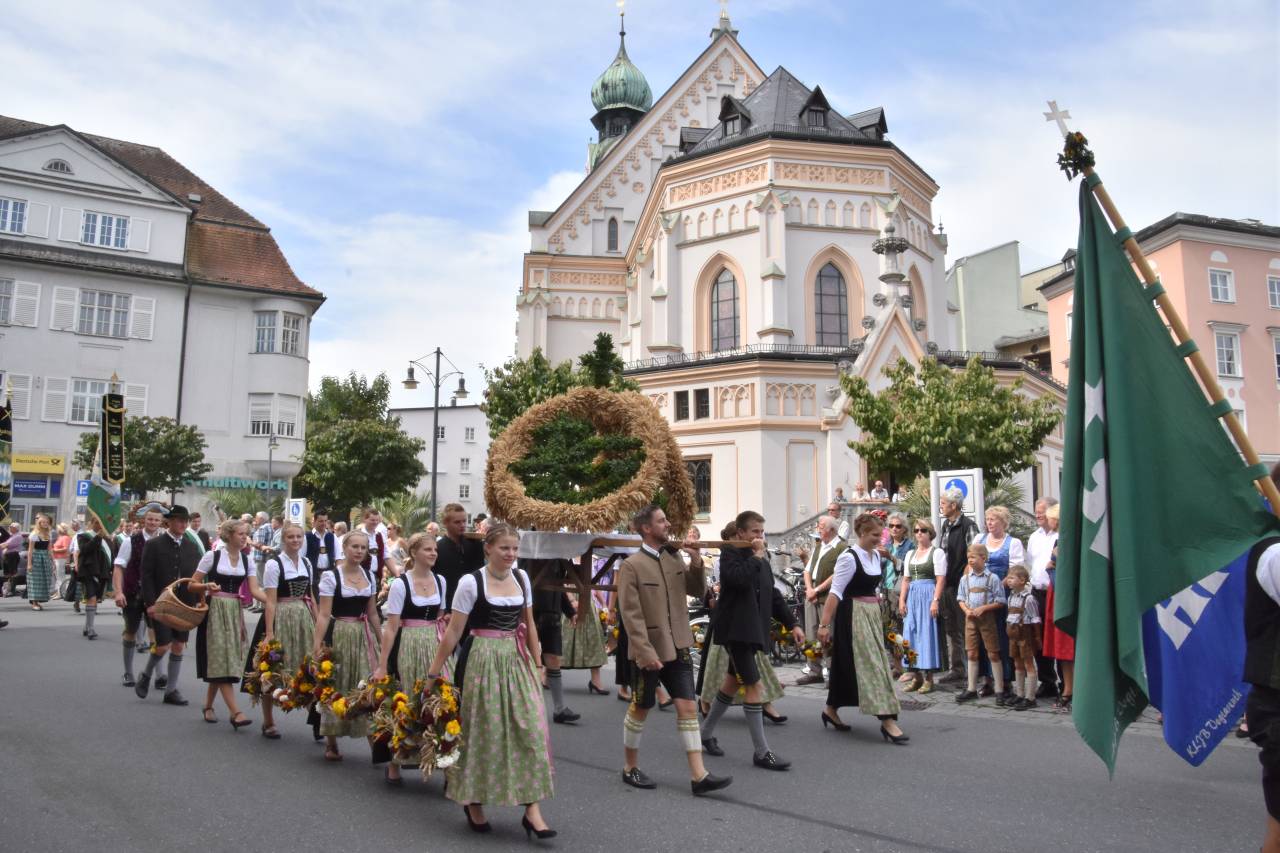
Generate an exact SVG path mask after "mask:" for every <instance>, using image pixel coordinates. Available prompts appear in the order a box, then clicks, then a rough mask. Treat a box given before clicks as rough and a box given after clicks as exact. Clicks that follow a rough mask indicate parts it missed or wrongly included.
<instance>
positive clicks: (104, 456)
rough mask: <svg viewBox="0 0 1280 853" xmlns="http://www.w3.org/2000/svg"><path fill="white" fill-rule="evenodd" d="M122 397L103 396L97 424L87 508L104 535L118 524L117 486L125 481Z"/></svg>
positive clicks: (119, 512) (118, 503)
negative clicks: (96, 519) (98, 523)
mask: <svg viewBox="0 0 1280 853" xmlns="http://www.w3.org/2000/svg"><path fill="white" fill-rule="evenodd" d="M124 413H125V409H124V397H122V396H121V395H119V394H117V393H115V392H114V390H113V391H112V392H111V393H107V394H103V395H102V412H101V415H100V417H99V421H98V452H97V453H95V454H94V455H93V471H92V473H91V474H90V475H89V499H88V501H87V504H86V508H87V509H88V511H89V513H90V514H92V515H94V516H97V518H98V521H99V522H100V523H101V524H102V529H103V531H105V532H106V533H108V534H110V533H113V532H114V531H115V529H116V527H117V526H118V525H119V524H120V515H121V512H122V507H121V504H120V484H121V483H123V482H124Z"/></svg>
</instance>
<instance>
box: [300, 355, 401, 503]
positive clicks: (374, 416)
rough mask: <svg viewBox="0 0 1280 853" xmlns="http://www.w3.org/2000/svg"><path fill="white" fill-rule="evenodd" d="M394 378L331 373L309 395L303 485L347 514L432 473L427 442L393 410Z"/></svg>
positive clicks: (316, 498)
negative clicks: (425, 458) (425, 460)
mask: <svg viewBox="0 0 1280 853" xmlns="http://www.w3.org/2000/svg"><path fill="white" fill-rule="evenodd" d="M390 400H391V383H390V382H389V381H388V380H387V376H386V374H385V373H384V374H379V375H378V377H377V378H376V379H374V380H373V382H372V383H370V382H369V381H368V380H367V379H366V378H365V377H364V376H358V375H356V374H355V373H354V372H352V373H351V374H349V375H348V376H347V377H346V378H345V379H344V378H339V377H336V376H326V377H324V378H323V379H321V380H320V390H319V391H317V392H316V393H315V394H309V395H307V442H306V449H305V450H304V451H303V454H302V471H301V472H300V473H299V474H298V477H297V480H296V485H297V491H298V492H299V493H300V494H301V495H304V496H306V497H309V498H310V499H311V501H312V503H314V504H315V505H316V506H320V507H325V508H327V509H331V510H333V511H334V512H335V513H336V514H339V515H342V516H343V517H345V514H346V513H347V512H348V511H349V510H350V509H351V508H352V507H357V506H362V505H364V504H368V503H371V502H373V501H374V500H375V499H377V498H383V497H387V496H390V495H396V494H399V493H400V492H403V491H405V490H406V489H409V488H411V487H412V486H415V485H417V483H418V480H419V479H421V477H422V475H423V474H424V473H426V468H425V467H424V466H423V464H422V463H421V462H420V461H419V460H418V454H419V453H421V452H422V450H423V448H425V447H426V442H424V441H423V440H422V439H420V438H414V437H413V436H411V435H409V434H408V433H406V432H405V431H404V430H403V429H401V428H400V419H399V418H398V417H395V416H394V415H391V414H390V412H389V406H390Z"/></svg>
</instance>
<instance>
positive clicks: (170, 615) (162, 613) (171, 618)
mask: <svg viewBox="0 0 1280 853" xmlns="http://www.w3.org/2000/svg"><path fill="white" fill-rule="evenodd" d="M185 583H191V578H178V579H177V580H176V581H174V582H173V583H171V584H169V585H168V586H167V587H165V588H164V591H163V592H161V593H160V597H159V598H157V599H156V603H155V607H154V608H153V609H152V611H151V616H152V618H153V619H155V620H157V621H159V622H163V623H164V624H166V625H168V626H169V627H170V628H172V629H174V630H175V631H190V630H192V629H194V628H195V627H196V626H197V625H199V624H200V623H201V622H203V621H204V617H205V616H206V615H207V614H208V613H209V605H207V604H205V603H204V602H201V603H200V604H197V605H196V606H194V607H192V606H191V605H190V604H187V603H186V602H184V601H183V600H182V599H180V598H178V593H177V588H178V587H179V586H180V585H182V584H185Z"/></svg>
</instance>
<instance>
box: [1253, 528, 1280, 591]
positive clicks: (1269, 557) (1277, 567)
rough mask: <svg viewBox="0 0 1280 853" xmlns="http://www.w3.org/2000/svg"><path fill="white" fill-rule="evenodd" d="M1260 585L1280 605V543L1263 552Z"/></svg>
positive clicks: (1259, 563) (1259, 574)
mask: <svg viewBox="0 0 1280 853" xmlns="http://www.w3.org/2000/svg"><path fill="white" fill-rule="evenodd" d="M1258 583H1259V584H1261V585H1262V591H1263V592H1265V593H1266V594H1267V595H1269V596H1271V600H1272V601H1274V602H1275V603H1276V604H1280V542H1277V543H1276V544H1275V545H1272V546H1271V547H1270V548H1268V549H1267V550H1265V551H1263V552H1262V556H1261V557H1259V558H1258Z"/></svg>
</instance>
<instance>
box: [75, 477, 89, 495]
mask: <svg viewBox="0 0 1280 853" xmlns="http://www.w3.org/2000/svg"><path fill="white" fill-rule="evenodd" d="M76 497H78V498H87V497H89V481H88V480H76Z"/></svg>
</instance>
